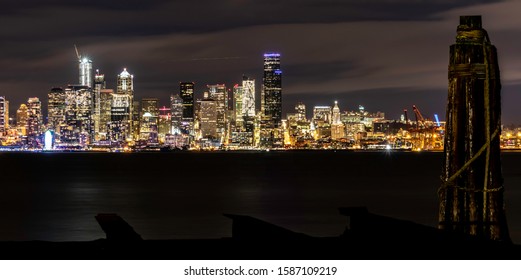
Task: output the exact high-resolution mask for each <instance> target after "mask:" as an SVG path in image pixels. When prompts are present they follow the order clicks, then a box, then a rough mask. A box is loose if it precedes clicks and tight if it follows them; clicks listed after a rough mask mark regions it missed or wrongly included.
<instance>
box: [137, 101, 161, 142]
mask: <svg viewBox="0 0 521 280" xmlns="http://www.w3.org/2000/svg"><path fill="white" fill-rule="evenodd" d="M158 102H159V100H158V99H157V98H142V99H141V114H140V116H141V119H140V126H139V127H140V130H139V139H140V140H146V141H149V142H153V143H157V142H158V131H157V129H158V118H159V108H158Z"/></svg>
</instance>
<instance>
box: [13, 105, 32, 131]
mask: <svg viewBox="0 0 521 280" xmlns="http://www.w3.org/2000/svg"><path fill="white" fill-rule="evenodd" d="M28 122H29V113H28V108H27V105H25V104H23V103H22V104H21V105H20V108H18V110H16V129H17V130H18V133H19V134H20V135H22V136H27V129H28V124H29V123H28Z"/></svg>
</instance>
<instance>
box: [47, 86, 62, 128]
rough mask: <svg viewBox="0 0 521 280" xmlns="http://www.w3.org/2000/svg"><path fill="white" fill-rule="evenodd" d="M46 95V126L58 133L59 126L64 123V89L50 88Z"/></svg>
mask: <svg viewBox="0 0 521 280" xmlns="http://www.w3.org/2000/svg"><path fill="white" fill-rule="evenodd" d="M47 96H48V103H47V128H48V129H52V130H54V131H55V133H57V134H58V135H59V134H60V127H61V126H62V125H64V124H65V109H66V108H65V91H64V90H63V88H58V87H57V88H52V89H51V90H50V91H49V94H48V95H47Z"/></svg>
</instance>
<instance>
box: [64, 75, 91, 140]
mask: <svg viewBox="0 0 521 280" xmlns="http://www.w3.org/2000/svg"><path fill="white" fill-rule="evenodd" d="M65 123H66V124H67V125H68V129H69V132H68V133H67V135H66V136H65V138H67V139H63V136H64V133H62V140H64V142H67V143H69V144H79V145H87V144H89V143H90V142H91V140H92V138H91V135H92V88H90V87H87V86H78V85H70V86H68V87H67V88H65Z"/></svg>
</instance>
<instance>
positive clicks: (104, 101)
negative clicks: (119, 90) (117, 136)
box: [99, 89, 114, 140]
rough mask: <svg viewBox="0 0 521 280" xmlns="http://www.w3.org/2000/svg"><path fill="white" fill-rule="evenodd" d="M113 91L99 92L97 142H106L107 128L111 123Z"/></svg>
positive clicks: (104, 90)
mask: <svg viewBox="0 0 521 280" xmlns="http://www.w3.org/2000/svg"><path fill="white" fill-rule="evenodd" d="M113 94H114V90H113V89H102V90H100V96H99V103H100V111H99V114H100V116H99V140H107V134H108V126H109V123H110V121H111V110H112V95H113Z"/></svg>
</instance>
